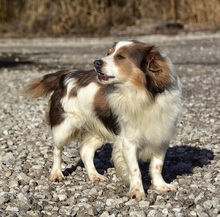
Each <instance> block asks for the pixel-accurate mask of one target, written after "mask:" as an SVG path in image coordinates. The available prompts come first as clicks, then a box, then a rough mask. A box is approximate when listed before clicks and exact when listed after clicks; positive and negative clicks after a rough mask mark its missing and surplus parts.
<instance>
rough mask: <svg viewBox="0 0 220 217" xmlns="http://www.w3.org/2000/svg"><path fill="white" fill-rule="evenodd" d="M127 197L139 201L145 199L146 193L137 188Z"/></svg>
mask: <svg viewBox="0 0 220 217" xmlns="http://www.w3.org/2000/svg"><path fill="white" fill-rule="evenodd" d="M127 196H128V197H129V198H131V199H135V200H137V201H140V200H144V199H145V193H144V192H143V191H141V190H139V189H137V188H135V189H133V190H131V191H129V192H128V194H127Z"/></svg>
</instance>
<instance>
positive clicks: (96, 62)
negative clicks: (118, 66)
mask: <svg viewBox="0 0 220 217" xmlns="http://www.w3.org/2000/svg"><path fill="white" fill-rule="evenodd" d="M102 65H103V61H102V60H95V61H94V66H95V67H96V68H100V67H101V66H102Z"/></svg>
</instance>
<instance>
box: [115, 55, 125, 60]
mask: <svg viewBox="0 0 220 217" xmlns="http://www.w3.org/2000/svg"><path fill="white" fill-rule="evenodd" d="M117 59H119V60H122V59H125V57H124V56H122V55H120V54H118V55H117Z"/></svg>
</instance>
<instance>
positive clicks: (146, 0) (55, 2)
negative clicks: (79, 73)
mask: <svg viewBox="0 0 220 217" xmlns="http://www.w3.org/2000/svg"><path fill="white" fill-rule="evenodd" d="M219 29H220V0H208V1H207V0H0V36H1V37H45V36H52V37H60V36H62V37H64V36H67V37H68V36H71V37H72V36H108V35H112V36H123V35H127V36H128V35H145V34H157V33H168V34H175V33H177V32H179V31H198V30H203V31H204V30H212V31H217V30H219Z"/></svg>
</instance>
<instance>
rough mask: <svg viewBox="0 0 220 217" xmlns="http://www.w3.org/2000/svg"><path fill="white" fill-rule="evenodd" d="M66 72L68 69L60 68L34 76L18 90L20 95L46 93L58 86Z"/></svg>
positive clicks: (35, 95) (34, 96) (42, 94)
mask: <svg viewBox="0 0 220 217" xmlns="http://www.w3.org/2000/svg"><path fill="white" fill-rule="evenodd" d="M67 72H68V70H62V71H58V72H55V73H51V74H46V75H44V76H42V77H40V78H36V79H34V80H32V81H31V82H30V83H29V84H28V85H27V86H26V87H25V88H24V89H23V90H21V91H20V95H22V96H28V97H32V98H37V97H40V96H45V95H48V94H50V93H52V92H53V91H55V90H56V89H57V88H58V87H59V86H60V83H61V80H63V79H62V77H63V76H64V75H66V74H67Z"/></svg>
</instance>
